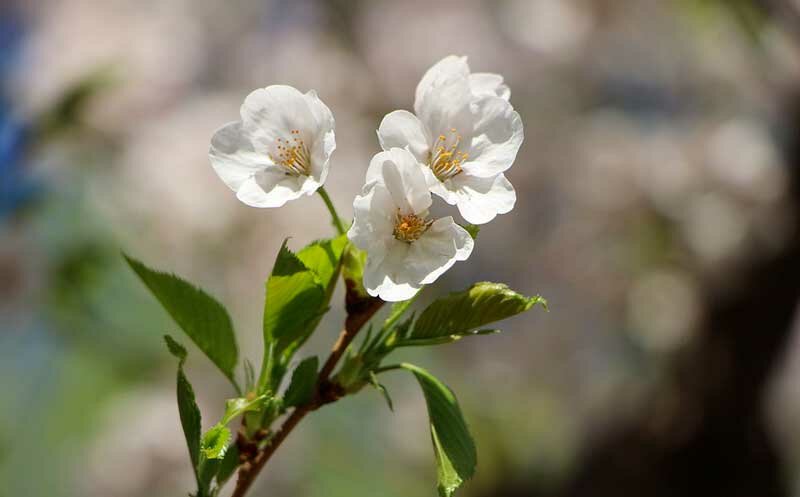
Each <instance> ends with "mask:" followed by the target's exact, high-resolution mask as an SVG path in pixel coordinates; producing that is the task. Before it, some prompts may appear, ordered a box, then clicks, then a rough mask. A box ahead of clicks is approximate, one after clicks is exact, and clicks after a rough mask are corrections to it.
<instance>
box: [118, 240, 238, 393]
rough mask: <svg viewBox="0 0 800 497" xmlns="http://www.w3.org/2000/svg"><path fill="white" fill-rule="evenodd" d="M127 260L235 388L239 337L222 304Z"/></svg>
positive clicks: (134, 261) (171, 275) (126, 258)
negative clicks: (235, 333)
mask: <svg viewBox="0 0 800 497" xmlns="http://www.w3.org/2000/svg"><path fill="white" fill-rule="evenodd" d="M125 260H126V261H128V265H130V267H131V269H133V271H134V272H135V273H136V274H137V275H138V276H139V278H140V279H141V280H142V282H143V283H144V284H145V285H146V286H147V288H149V289H150V291H151V292H152V293H153V295H155V297H156V298H157V299H158V301H159V302H160V303H161V305H162V306H163V307H164V309H166V311H167V312H168V313H169V315H170V316H172V319H174V320H175V322H176V323H178V326H180V327H181V329H182V330H183V331H184V332H185V333H186V334H187V335H189V338H191V339H192V341H193V342H194V343H195V344H197V346H198V347H199V348H200V350H202V351H203V352H204V353H205V354H206V356H208V358H209V359H211V361H212V362H213V363H214V364H216V365H217V367H218V368H219V369H220V370H221V371H222V373H223V374H224V375H225V376H226V377H228V379H230V381H231V382H232V383H233V384H234V386H236V380H235V378H234V368H235V367H236V361H237V357H238V350H237V347H236V338H235V336H234V332H233V325H232V324H231V318H230V316H228V311H226V310H225V308H224V307H223V306H222V304H220V303H219V302H217V301H216V300H215V299H214V298H213V297H211V296H210V295H208V294H207V293H206V292H204V291H203V290H201V289H199V288H197V287H195V286H194V285H192V284H191V283H188V282H187V281H185V280H183V279H181V278H179V277H178V276H175V275H173V274H167V273H161V272H158V271H154V270H152V269H149V268H148V267H146V266H145V265H144V264H142V263H141V262H139V261H137V260H136V259H133V258H131V257H128V256H127V255H125ZM170 349H171V347H170ZM236 388H237V390H238V386H236Z"/></svg>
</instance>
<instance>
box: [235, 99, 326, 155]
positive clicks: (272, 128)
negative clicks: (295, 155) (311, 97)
mask: <svg viewBox="0 0 800 497" xmlns="http://www.w3.org/2000/svg"><path fill="white" fill-rule="evenodd" d="M240 112H241V115H242V122H243V123H244V127H245V128H246V129H247V130H248V131H249V132H250V133H252V134H253V135H255V136H256V137H258V138H259V139H260V140H261V141H262V143H263V144H264V145H265V146H272V144H273V142H274V141H275V140H276V139H277V138H285V137H287V136H288V135H289V133H290V132H291V130H293V129H297V130H301V131H302V132H304V133H305V134H306V136H305V137H304V138H305V139H308V141H309V143H313V140H311V139H310V138H311V137H314V136H317V135H318V134H320V131H321V126H320V123H318V122H317V119H316V118H315V117H314V113H313V112H312V111H311V108H310V106H309V101H308V99H306V96H305V95H303V94H302V93H300V92H299V91H298V90H297V89H296V88H292V87H291V86H285V85H273V86H268V87H266V88H260V89H258V90H255V91H253V92H252V93H250V94H249V95H247V97H246V98H245V99H244V103H243V104H242V107H241V109H240ZM265 152H266V150H265Z"/></svg>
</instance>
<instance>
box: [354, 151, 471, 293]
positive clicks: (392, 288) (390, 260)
mask: <svg viewBox="0 0 800 497" xmlns="http://www.w3.org/2000/svg"><path fill="white" fill-rule="evenodd" d="M431 203H432V199H431V193H430V191H429V190H428V186H427V184H426V180H425V175H424V173H423V171H422V168H421V167H420V165H419V163H418V162H417V159H416V158H415V157H414V155H412V154H411V153H410V152H409V151H407V150H405V149H401V148H392V149H390V150H388V151H384V152H380V153H378V154H376V155H375V156H374V157H373V158H372V161H371V162H370V165H369V169H368V171H367V179H366V185H365V186H364V188H363V190H362V192H361V194H360V195H358V196H357V197H356V199H355V201H354V202H353V210H354V212H355V220H354V222H353V226H352V227H351V228H350V231H348V233H347V236H348V238H349V239H350V240H351V241H352V242H353V243H354V244H355V245H356V246H357V247H358V248H360V249H362V250H364V251H366V252H367V263H366V267H365V268H364V286H365V287H366V289H367V292H368V293H369V294H370V295H372V296H377V297H380V298H381V299H383V300H386V301H401V300H407V299H409V298H411V297H413V296H414V294H415V293H416V292H417V291H418V290H419V289H420V288H421V287H422V285H426V284H429V283H433V282H434V281H436V279H437V278H438V277H439V276H441V275H442V274H443V273H444V272H445V271H447V270H448V269H449V268H450V267H451V266H452V265H453V264H455V263H456V261H464V260H466V259H467V258H468V257H469V255H470V254H471V253H472V248H473V241H472V238H471V237H470V235H469V233H467V231H466V230H465V229H464V228H462V227H461V226H459V225H457V224H456V223H455V222H454V221H453V218H452V217H450V216H448V217H442V218H439V219H435V220H434V219H431V218H429V214H428V209H429V208H430V206H431Z"/></svg>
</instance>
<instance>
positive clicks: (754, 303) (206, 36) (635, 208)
mask: <svg viewBox="0 0 800 497" xmlns="http://www.w3.org/2000/svg"><path fill="white" fill-rule="evenodd" d="M451 53H455V54H463V55H468V56H469V62H470V65H471V67H472V69H473V70H474V71H478V72H487V71H488V72H497V73H501V74H503V75H504V76H505V78H506V81H507V82H508V84H509V85H510V87H511V90H512V99H511V101H512V103H513V104H514V106H515V107H516V109H517V110H518V111H519V113H520V114H521V116H522V119H523V121H524V123H525V135H526V137H525V143H524V144H523V147H522V149H521V151H520V154H519V156H518V159H517V162H516V164H515V166H514V167H513V168H512V169H511V170H510V172H509V173H508V177H509V179H510V180H511V181H512V183H513V184H514V186H515V187H516V189H517V192H518V203H517V207H516V209H515V210H514V211H512V212H511V213H509V214H507V215H504V216H501V217H499V218H498V219H497V220H496V221H494V222H493V223H491V224H490V225H488V226H486V227H484V229H483V230H482V231H481V233H480V237H479V239H478V245H477V248H476V251H475V252H474V253H473V256H472V258H471V259H470V262H469V263H468V264H460V265H457V266H455V267H454V269H453V270H452V271H450V272H448V274H447V275H446V276H445V277H443V278H442V279H440V282H439V283H437V285H435V287H434V288H432V289H431V290H430V291H429V294H428V297H429V298H430V297H432V296H435V295H436V294H440V293H444V292H446V291H448V290H455V289H461V288H464V287H466V286H467V285H468V284H470V283H471V282H473V281H476V280H493V281H502V282H507V283H509V284H510V285H511V286H512V287H513V288H515V289H517V290H519V291H521V292H523V293H526V294H537V293H541V294H542V295H544V296H545V297H547V298H548V300H549V302H550V312H549V313H544V312H543V311H541V310H538V309H537V310H535V311H533V312H530V313H528V314H526V315H524V316H522V317H518V318H515V319H511V320H509V321H508V322H506V323H503V325H502V326H501V327H502V328H503V329H504V330H505V333H503V334H500V335H494V336H489V337H481V338H480V339H472V340H464V341H461V342H458V343H456V344H453V345H450V346H445V347H439V348H433V349H426V350H414V351H410V352H408V353H407V354H406V356H405V357H404V359H407V360H410V361H413V362H415V363H418V364H420V365H423V366H425V367H428V368H430V369H431V370H432V371H433V372H434V373H436V374H437V375H438V376H439V377H440V378H442V379H443V380H444V381H445V382H447V383H448V384H450V385H451V387H453V389H454V390H455V391H456V392H457V393H458V395H459V398H460V401H461V404H462V408H463V410H464V412H465V415H466V418H467V420H468V422H469V424H470V426H471V428H472V431H473V433H474V435H475V438H476V442H477V445H478V451H479V461H480V462H479V469H478V473H477V476H476V477H475V478H474V479H473V480H472V481H471V482H469V483H468V484H467V485H465V487H464V488H463V490H462V491H461V493H460V495H463V496H465V497H484V496H485V497H490V496H508V497H515V496H554V497H555V496H564V497H568V496H569V497H572V496H575V497H577V496H587V495H592V496H606V495H607V496H615V497H619V496H629V495H630V496H643V495H647V496H679V495H681V496H685V495H698V496H700V495H726V496H756V495H757V496H800V425H799V424H798V423H797V422H796V419H797V418H798V416H800V382H798V381H797V378H798V377H800V335H798V333H797V332H798V331H800V329H799V328H798V325H797V324H796V319H795V309H796V307H797V303H798V301H800V230H798V229H797V228H798V223H800V217H798V216H799V215H800V189H798V188H797V186H798V184H800V181H798V180H800V170H799V169H798V166H800V146H798V141H797V138H798V137H800V1H798V0H682V1H666V0H501V1H489V0H484V1H481V0H453V1H434V0H428V1H417V0H414V1H407V2H391V1H389V0H372V1H366V0H360V1H357V0H350V1H348V0H331V1H323V0H266V1H242V2H214V1H210V0H168V1H156V0H140V1H133V0H103V1H100V0H19V1H15V0H3V1H2V3H0V481H2V482H3V485H2V487H3V488H2V489H0V496H8V497H12V496H14V497H17V496H20V497H21V496H26V497H35V496H90V497H91V496H98V497H100V496H103V497H117V496H141V497H145V496H148V497H159V496H174V495H185V494H186V492H187V491H189V490H191V489H192V484H193V476H192V474H191V470H190V467H189V463H188V458H187V455H186V449H185V446H184V442H183V437H182V433H181V432H180V428H179V423H178V417H177V408H176V405H175V400H174V381H175V361H174V359H172V358H171V357H170V356H169V355H168V353H167V352H166V350H165V348H164V346H163V343H162V340H161V338H160V336H161V335H162V334H164V333H165V332H170V333H174V332H175V330H176V326H175V325H174V324H172V323H171V322H170V321H169V320H168V318H167V316H166V315H165V313H164V312H163V311H162V310H161V309H160V308H159V307H158V305H157V304H156V303H155V301H154V300H153V299H152V298H151V297H150V296H149V295H148V294H147V293H146V292H145V290H144V288H143V287H142V285H141V284H140V283H139V282H138V281H137V280H135V278H134V276H133V275H132V274H131V272H130V271H129V270H128V269H127V268H126V267H124V266H123V263H122V259H121V257H120V251H121V250H123V249H124V250H125V251H127V252H129V253H131V254H133V255H135V256H136V257H138V258H141V259H142V260H144V261H146V262H148V263H149V264H151V265H153V266H156V267H160V268H165V269H169V270H171V271H174V272H177V273H179V274H181V275H183V276H185V277H187V278H189V279H191V280H192V281H194V282H196V283H198V284H200V285H201V286H203V287H205V288H206V289H208V290H209V291H210V292H211V293H213V294H214V295H216V296H217V297H218V298H219V299H220V300H222V301H223V302H224V303H225V304H226V305H227V306H228V307H229V309H230V310H231V313H232V315H233V318H234V322H235V325H236V328H237V332H238V335H239V342H240V347H241V349H242V352H243V355H244V356H246V357H249V358H250V359H251V360H252V361H253V362H255V363H256V364H258V362H259V360H260V355H261V338H260V335H261V331H260V330H261V325H260V323H261V309H262V305H263V282H264V279H265V277H266V276H267V274H268V273H269V271H270V268H271V265H272V261H273V260H274V257H275V254H276V252H277V248H278V246H279V244H280V242H281V240H282V239H283V238H284V237H285V236H292V237H293V238H292V240H291V242H290V243H291V245H292V246H293V247H295V248H298V247H300V246H302V245H304V244H306V243H308V242H309V241H311V240H313V239H315V238H319V237H323V236H329V235H331V234H332V229H331V227H330V224H329V220H328V216H327V212H326V211H325V208H324V205H323V203H322V201H320V200H319V199H318V198H316V197H308V198H305V199H303V200H300V201H297V202H293V203H291V204H289V205H288V206H286V207H284V208H282V209H278V210H258V209H253V208H249V207H246V206H244V205H243V204H241V203H239V202H238V201H237V200H236V199H235V197H234V195H233V194H232V193H231V192H230V191H229V190H228V189H227V187H225V185H224V184H223V183H222V182H221V181H220V180H219V179H218V178H217V177H216V175H215V174H214V172H213V171H212V169H211V167H210V165H209V162H208V158H207V149H208V144H209V139H210V137H211V135H212V133H213V131H214V130H215V129H216V128H217V127H219V126H220V125H222V124H224V123H226V122H228V121H231V120H235V119H237V118H238V108H239V105H240V104H241V101H242V100H243V98H244V96H245V95H246V94H247V93H249V92H250V91H251V90H253V89H255V88H258V87H264V86H267V85H270V84H276V83H285V84H290V85H294V86H296V87H298V88H299V89H301V90H302V91H306V90H308V89H316V90H317V91H318V92H319V94H320V96H321V98H322V99H323V100H324V101H325V102H326V103H327V104H328V105H329V106H330V108H331V109H332V111H333V113H334V115H335V117H336V123H337V127H336V137H337V142H338V148H337V151H336V153H335V154H334V158H333V165H332V171H331V175H330V177H329V180H328V185H326V187H327V188H328V190H329V192H330V193H331V195H332V196H333V199H334V202H335V203H336V204H337V206H338V208H339V210H340V213H341V214H343V216H345V217H349V216H350V215H351V213H352V210H351V205H350V204H351V202H352V198H353V196H354V195H355V194H356V193H357V192H358V190H359V189H360V186H361V184H362V182H363V176H364V173H365V171H366V166H367V163H368V161H369V158H370V157H371V156H372V155H373V154H374V153H375V152H377V151H378V143H377V139H376V136H375V129H376V127H377V125H378V123H379V122H380V119H381V117H382V116H383V115H384V114H385V113H387V112H389V111H391V110H394V109H397V108H405V109H410V108H411V107H412V105H413V95H414V87H415V85H416V83H417V81H418V80H419V79H420V77H421V76H422V74H423V73H424V71H425V70H426V69H427V68H428V67H429V66H430V65H431V64H433V63H434V62H436V61H437V60H439V59H440V58H442V57H443V56H445V55H448V54H451ZM341 298H342V296H341V292H340V293H339V294H338V296H335V297H334V299H335V301H337V300H338V299H341ZM338 307H341V306H338ZM338 307H335V308H334V310H333V311H332V312H331V313H330V314H329V316H328V318H327V319H326V320H325V321H324V323H323V325H322V327H321V328H320V330H319V331H318V333H317V335H316V336H315V338H314V339H313V340H312V341H311V342H310V343H309V344H308V346H307V348H308V350H309V351H310V353H320V354H322V353H324V352H325V351H326V350H327V349H328V348H329V346H330V344H331V343H332V342H333V340H334V339H335V336H336V335H337V333H338V330H339V328H340V325H341V322H342V319H343V315H342V312H341V310H339V308H338ZM184 342H186V340H184ZM188 375H189V377H190V378H191V380H192V382H193V383H194V385H195V390H196V391H197V394H198V400H199V402H200V404H201V408H202V409H203V414H204V420H203V421H204V426H209V425H210V424H212V423H213V422H214V421H215V420H216V419H217V418H218V416H219V415H220V407H221V405H222V400H223V399H225V398H227V397H230V396H232V395H233V392H232V391H231V390H230V388H229V386H228V385H227V384H226V383H225V382H224V381H223V380H222V379H221V378H218V377H217V376H218V374H217V373H216V372H215V371H214V370H213V369H212V366H211V364H210V363H209V362H208V361H207V360H206V359H205V358H203V357H202V356H201V354H200V353H199V352H198V351H197V350H193V351H192V353H191V355H190V360H189V364H188ZM387 386H388V387H389V389H390V391H391V393H392V395H393V397H394V400H395V406H396V407H395V412H394V413H393V414H392V413H390V412H389V411H388V409H387V408H386V406H385V404H384V403H383V400H382V399H381V398H380V396H379V395H378V394H377V393H376V392H374V391H367V390H365V391H364V392H363V393H362V394H361V395H358V396H356V397H353V398H349V399H346V400H345V401H343V402H341V403H340V404H337V405H336V406H335V407H333V408H329V409H323V410H321V411H319V412H318V413H316V414H315V415H314V416H313V417H311V418H309V419H308V420H307V421H306V422H305V423H304V425H303V426H302V427H301V429H299V430H297V431H296V432H295V433H293V434H292V436H291V437H290V439H289V440H288V442H287V444H285V445H284V447H282V449H281V451H280V452H279V453H278V455H277V457H276V458H275V459H274V460H273V462H272V463H271V467H268V468H267V470H266V471H265V472H264V473H263V474H262V475H261V477H260V478H259V480H258V482H257V483H258V484H257V487H256V491H254V492H253V495H254V496H258V495H269V496H270V497H281V496H298V495H302V496H309V497H323V496H324V497H337V496H348V497H352V496H375V495H380V496H389V497H392V496H397V497H401V496H402V497H412V496H432V495H435V465H434V460H433V454H432V451H431V447H430V438H429V434H428V430H427V425H426V412H425V407H424V402H423V399H422V396H421V394H420V393H419V391H418V388H417V386H416V385H415V384H414V382H413V380H412V379H411V378H410V377H405V376H403V375H392V376H389V377H387Z"/></svg>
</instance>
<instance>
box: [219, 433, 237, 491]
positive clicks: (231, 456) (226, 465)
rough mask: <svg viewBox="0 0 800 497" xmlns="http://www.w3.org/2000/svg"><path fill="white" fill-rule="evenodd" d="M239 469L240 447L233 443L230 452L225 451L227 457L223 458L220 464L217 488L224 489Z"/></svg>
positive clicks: (229, 448)
mask: <svg viewBox="0 0 800 497" xmlns="http://www.w3.org/2000/svg"><path fill="white" fill-rule="evenodd" d="M238 467H239V447H238V446H237V445H236V443H232V444H231V445H230V447H228V450H226V451H225V457H223V458H222V462H221V463H220V464H219V470H218V471H217V486H218V487H222V486H223V485H224V484H225V482H226V481H228V479H230V477H231V476H233V473H235V472H236V468H238Z"/></svg>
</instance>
